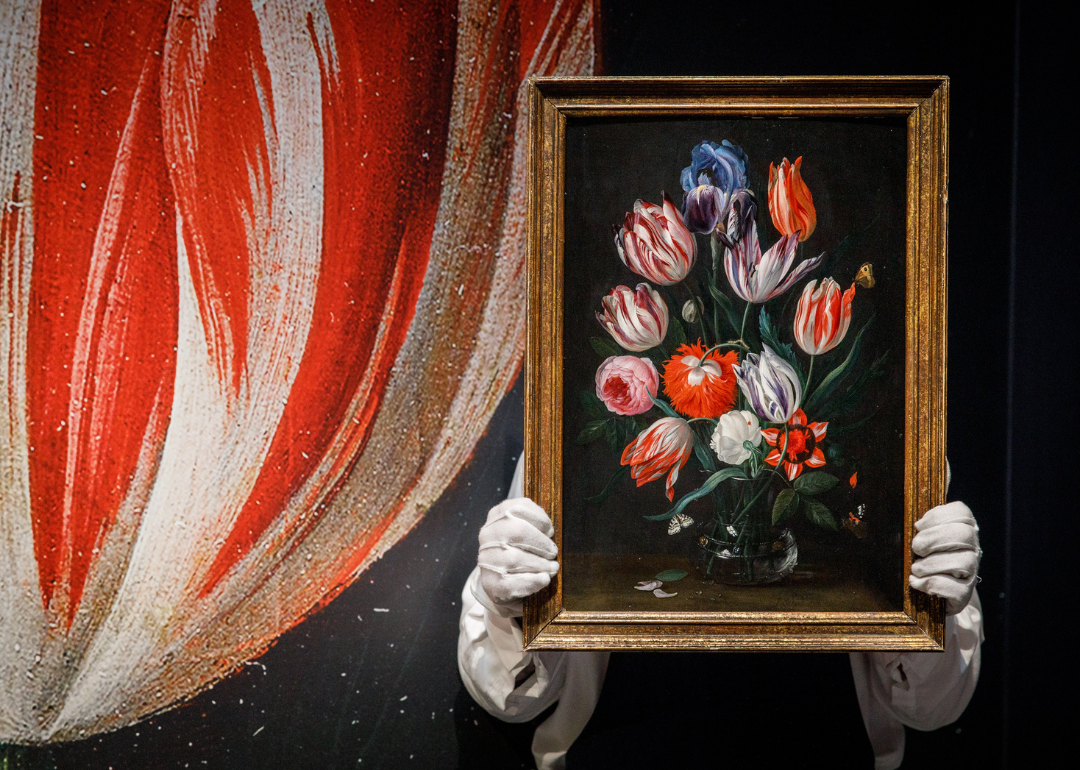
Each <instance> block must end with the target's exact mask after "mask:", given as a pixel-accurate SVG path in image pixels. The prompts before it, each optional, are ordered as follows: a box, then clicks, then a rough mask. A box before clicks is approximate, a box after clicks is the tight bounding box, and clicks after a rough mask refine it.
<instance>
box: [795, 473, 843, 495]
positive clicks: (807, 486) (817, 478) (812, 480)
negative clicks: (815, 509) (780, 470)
mask: <svg viewBox="0 0 1080 770" xmlns="http://www.w3.org/2000/svg"><path fill="white" fill-rule="evenodd" d="M838 483H840V481H839V479H837V478H836V476H833V475H831V474H828V473H825V472H824V471H814V472H812V473H804V474H802V475H801V476H799V478H797V479H795V482H794V484H793V486H794V487H795V491H796V492H802V493H803V494H804V495H820V494H821V493H822V492H828V491H829V490H830V489H832V488H833V487H835V486H836V485H837V484H838Z"/></svg>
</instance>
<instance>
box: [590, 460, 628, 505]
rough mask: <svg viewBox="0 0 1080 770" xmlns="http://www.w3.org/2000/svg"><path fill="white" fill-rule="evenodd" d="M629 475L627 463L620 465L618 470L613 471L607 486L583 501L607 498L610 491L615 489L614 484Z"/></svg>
mask: <svg viewBox="0 0 1080 770" xmlns="http://www.w3.org/2000/svg"><path fill="white" fill-rule="evenodd" d="M629 475H630V466H629V465H620V466H619V470H617V471H615V475H614V476H612V477H611V481H609V482H608V483H607V486H606V487H604V489H603V490H602V491H601V492H600V494H598V495H593V496H592V497H586V498H585V502H586V503H589V504H595V503H602V502H604V501H605V500H607V499H608V497H609V496H610V495H611V493H612V492H614V491H615V487H616V485H617V484H618V483H619V482H620V481H621V480H622V479H624V478H626V477H627V476H629Z"/></svg>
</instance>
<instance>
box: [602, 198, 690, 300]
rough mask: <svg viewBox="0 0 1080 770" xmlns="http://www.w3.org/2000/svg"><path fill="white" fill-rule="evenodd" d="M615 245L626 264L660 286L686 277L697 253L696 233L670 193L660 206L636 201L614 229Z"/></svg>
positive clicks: (620, 257) (669, 284)
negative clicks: (616, 228)
mask: <svg viewBox="0 0 1080 770" xmlns="http://www.w3.org/2000/svg"><path fill="white" fill-rule="evenodd" d="M615 248H616V249H617V250H618V252H619V259H621V260H622V261H623V264H624V265H626V266H627V267H628V268H630V269H631V270H633V271H634V272H635V273H637V274H638V275H640V276H642V277H643V278H647V279H648V280H650V281H652V282H653V283H658V284H660V285H661V286H671V285H672V284H675V283H678V282H679V281H681V280H682V279H683V278H685V277H686V275H687V273H689V272H690V268H692V267H693V266H694V259H695V258H696V256H697V245H696V243H695V242H694V236H693V234H692V233H691V232H690V231H689V230H688V229H686V225H685V224H683V219H682V214H680V213H679V210H678V209H677V208H676V207H675V204H674V203H673V202H672V201H671V198H669V197H668V196H667V193H664V196H663V205H661V206H657V205H656V204H655V203H649V202H648V201H643V200H638V201H637V202H635V203H634V210H633V211H632V212H630V213H628V214H627V215H626V219H625V220H624V221H623V226H622V228H621V229H619V230H616V231H615Z"/></svg>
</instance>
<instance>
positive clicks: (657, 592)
mask: <svg viewBox="0 0 1080 770" xmlns="http://www.w3.org/2000/svg"><path fill="white" fill-rule="evenodd" d="M652 593H653V596H655V597H656V598H657V599H670V598H671V597H672V596H676V595H678V593H679V592H678V591H676V592H675V593H673V594H669V593H667V592H666V591H664V590H663V589H662V588H656V589H653V592H652Z"/></svg>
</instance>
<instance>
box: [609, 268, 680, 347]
mask: <svg viewBox="0 0 1080 770" xmlns="http://www.w3.org/2000/svg"><path fill="white" fill-rule="evenodd" d="M601 302H602V303H603V305H604V312H603V313H597V314H596V320H597V321H599V322H600V325H601V326H603V327H604V328H605V329H607V330H608V333H609V334H610V335H611V336H612V337H613V338H614V339H615V341H616V342H617V343H619V345H621V346H622V347H623V349H625V350H630V351H632V352H634V353H640V352H642V351H643V350H649V349H650V348H655V347H656V346H657V345H659V344H660V343H661V342H663V341H664V337H665V336H666V335H667V329H668V309H667V303H665V302H664V298H663V297H661V296H660V293H659V292H658V291H657V290H656V289H654V288H652V287H651V286H649V284H647V283H639V284H638V285H637V290H636V291H631V290H630V288H629V287H627V286H616V287H615V288H614V289H612V290H611V293H610V294H608V295H607V296H606V297H604V298H603V299H602V300H601Z"/></svg>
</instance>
